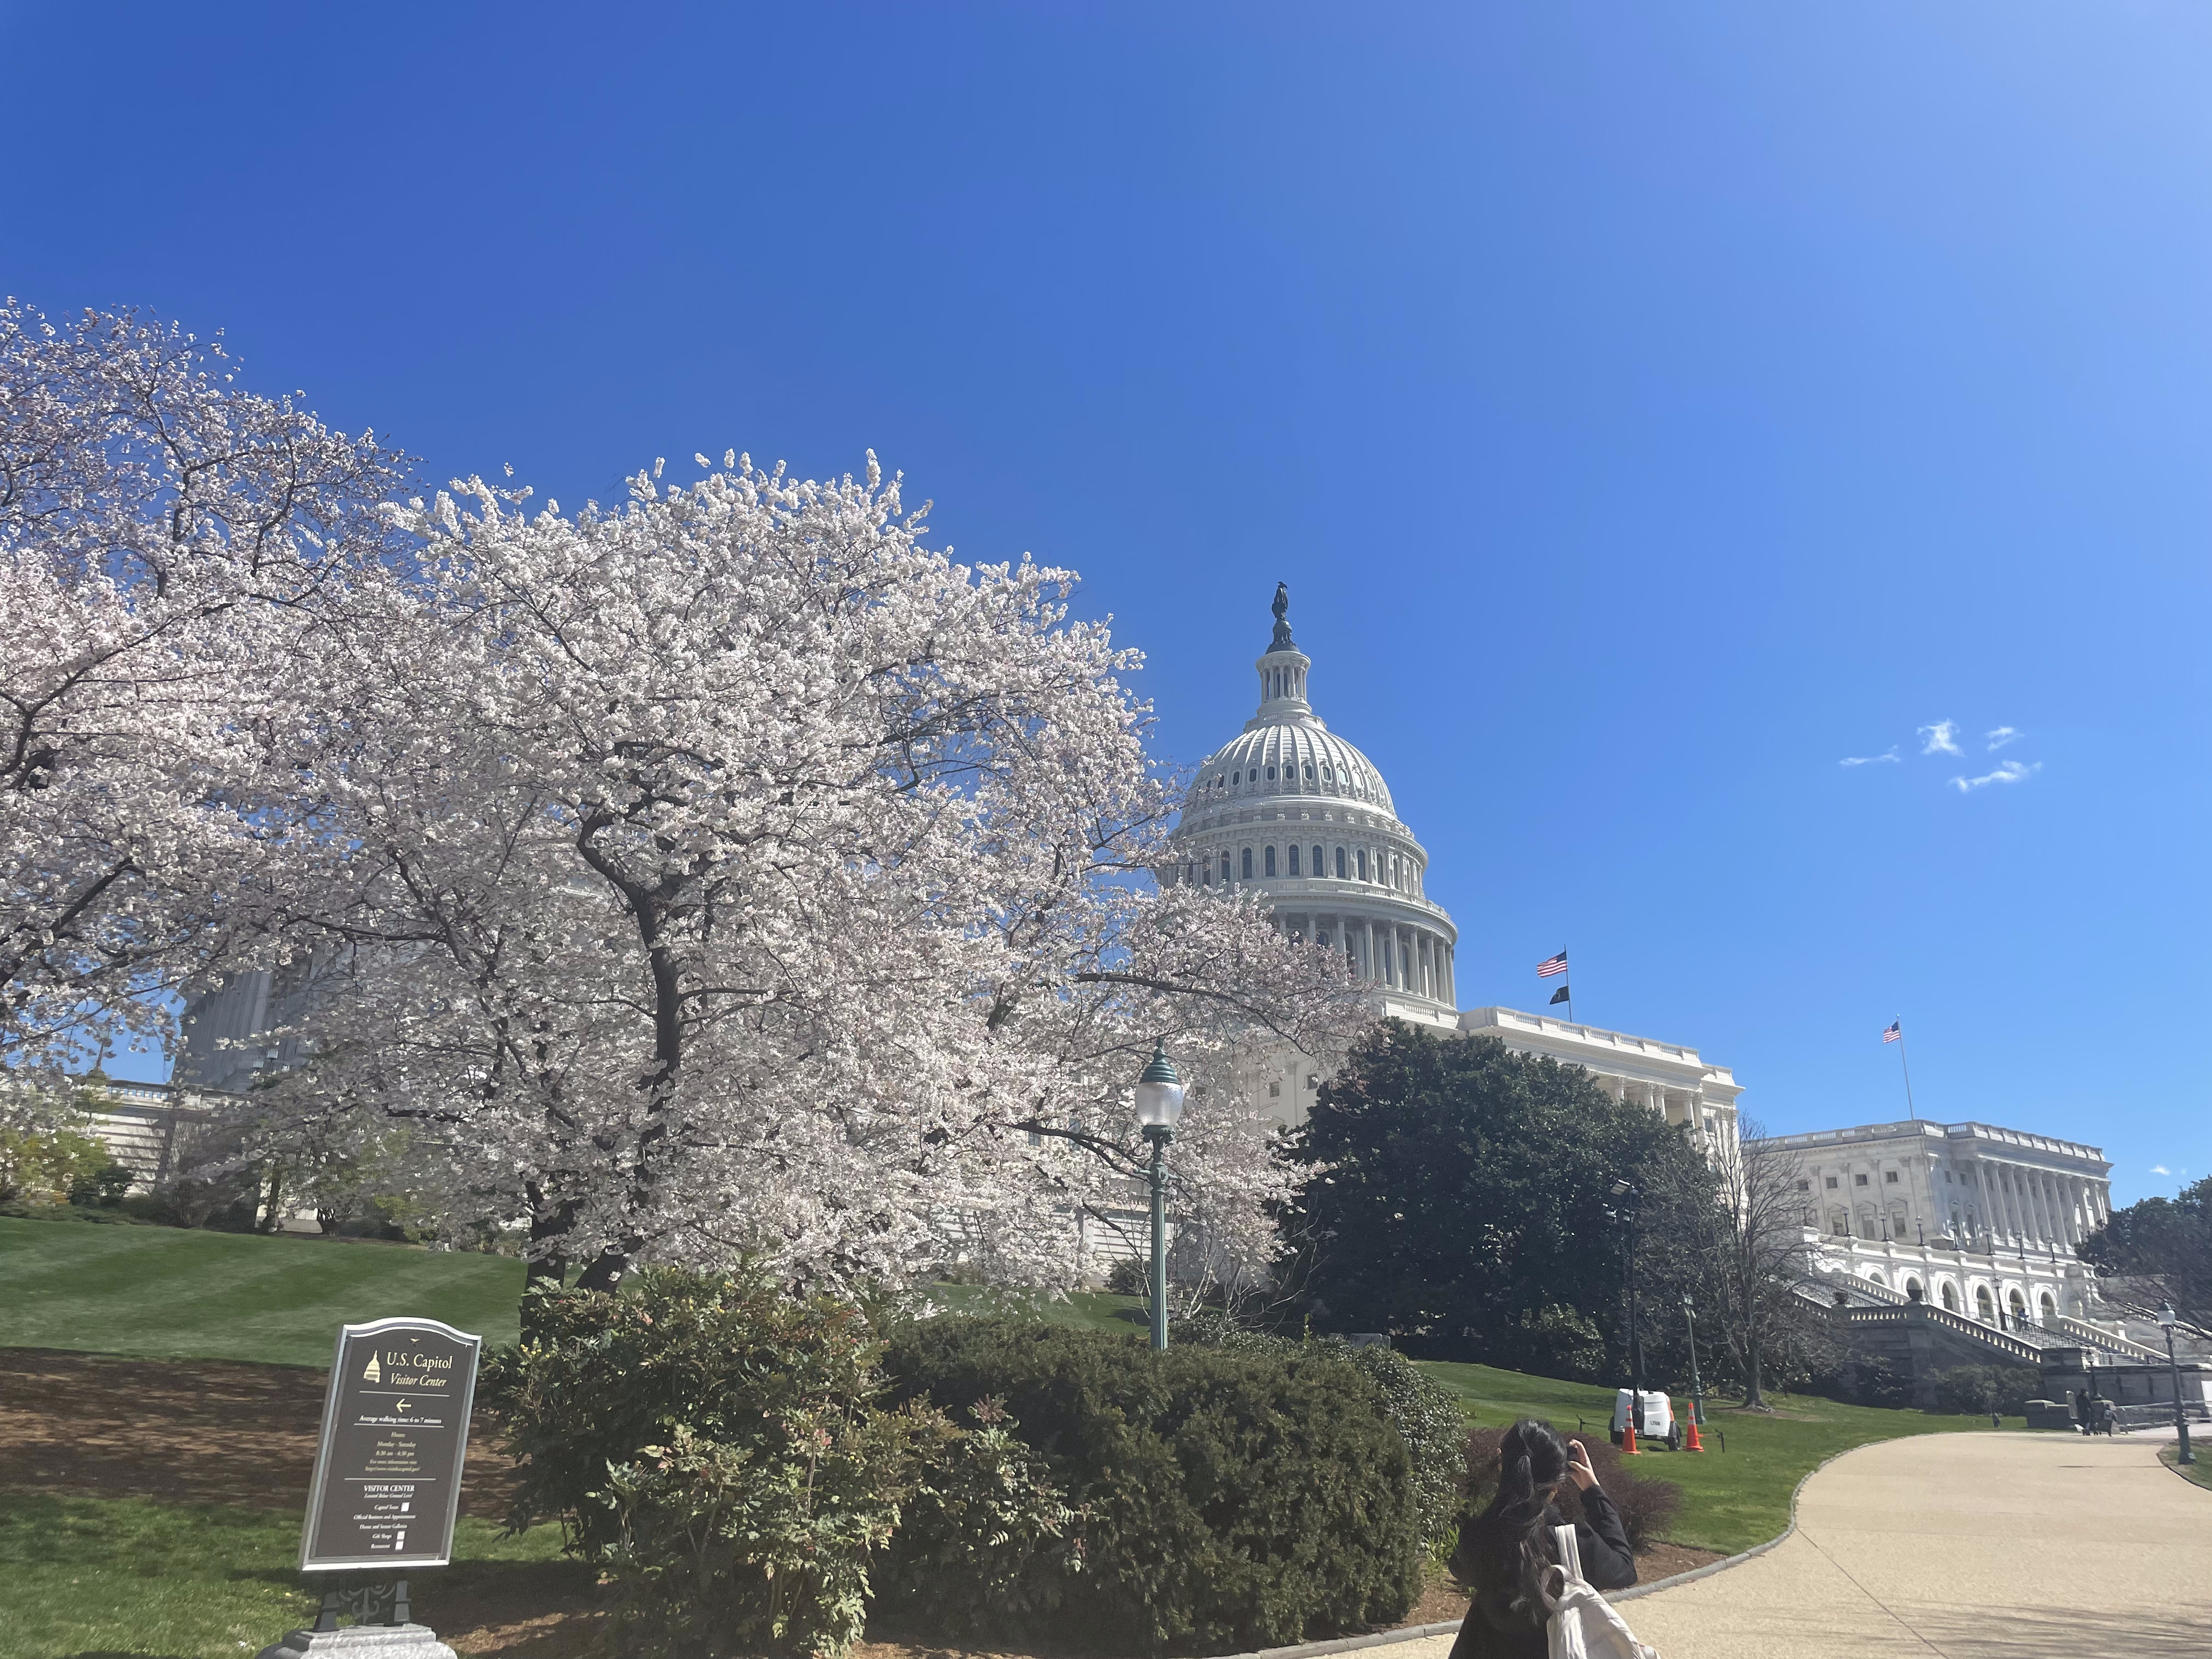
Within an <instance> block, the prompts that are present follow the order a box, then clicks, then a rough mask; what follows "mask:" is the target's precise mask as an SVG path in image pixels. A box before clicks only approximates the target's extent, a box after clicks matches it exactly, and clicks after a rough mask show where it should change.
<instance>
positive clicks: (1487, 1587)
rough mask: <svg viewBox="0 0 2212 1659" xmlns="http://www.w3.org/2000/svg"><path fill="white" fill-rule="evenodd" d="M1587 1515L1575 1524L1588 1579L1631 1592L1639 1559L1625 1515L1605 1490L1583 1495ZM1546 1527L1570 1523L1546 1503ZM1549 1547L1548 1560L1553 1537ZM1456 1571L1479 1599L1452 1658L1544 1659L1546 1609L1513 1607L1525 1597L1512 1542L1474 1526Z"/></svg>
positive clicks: (1455, 1563)
mask: <svg viewBox="0 0 2212 1659" xmlns="http://www.w3.org/2000/svg"><path fill="white" fill-rule="evenodd" d="M1583 1515H1584V1516H1587V1517H1589V1518H1588V1519H1587V1520H1584V1521H1577V1522H1575V1547H1576V1548H1577V1550H1579V1551H1580V1552H1581V1553H1582V1558H1583V1577H1584V1578H1587V1579H1588V1580H1589V1582H1590V1583H1592V1584H1594V1585H1595V1586H1596V1587H1597V1588H1598V1589H1601V1590H1613V1589H1627V1588H1628V1587H1629V1586H1630V1585H1631V1584H1632V1583H1635V1582H1636V1556H1635V1553H1633V1552H1632V1551H1631V1550H1630V1548H1629V1547H1628V1534H1626V1532H1624V1531H1623V1530H1622V1529H1621V1525H1620V1510H1616V1509H1615V1508H1613V1500H1612V1499H1611V1498H1607V1496H1606V1495H1605V1491H1604V1488H1602V1487H1601V1486H1592V1487H1591V1488H1590V1489H1589V1491H1588V1492H1584V1493H1583ZM1544 1522H1545V1524H1546V1525H1547V1526H1551V1527H1557V1526H1563V1525H1565V1517H1564V1516H1561V1515H1560V1514H1559V1511H1558V1510H1555V1509H1553V1508H1551V1507H1550V1506H1549V1505H1548V1504H1547V1505H1546V1507H1545V1510H1544ZM1544 1545H1545V1550H1544V1553H1545V1554H1546V1555H1547V1556H1548V1555H1550V1554H1551V1553H1552V1548H1551V1546H1552V1539H1551V1535H1550V1534H1548V1533H1547V1534H1546V1535H1545V1538H1544ZM1452 1567H1453V1570H1454V1571H1455V1572H1457V1573H1458V1575H1459V1578H1460V1582H1461V1583H1463V1584H1465V1585H1466V1586H1467V1587H1468V1589H1469V1590H1471V1591H1473V1592H1474V1604H1473V1605H1472V1606H1470V1607H1468V1610H1467V1621H1466V1622H1465V1623H1464V1624H1462V1626H1460V1627H1459V1640H1458V1641H1456V1642H1455V1643H1453V1644H1452V1650H1451V1659H1545V1644H1544V1613H1543V1610H1542V1609H1541V1607H1539V1608H1528V1607H1522V1608H1516V1607H1514V1606H1513V1605H1512V1603H1513V1601H1515V1599H1516V1597H1518V1596H1519V1595H1520V1594H1521V1583H1520V1579H1519V1577H1518V1576H1517V1574H1516V1571H1515V1570H1514V1554H1513V1550H1512V1542H1511V1541H1510V1539H1507V1538H1504V1537H1503V1536H1501V1535H1499V1534H1498V1531H1497V1529H1496V1528H1492V1527H1489V1526H1487V1525H1486V1523H1485V1522H1481V1521H1479V1520H1477V1521H1470V1522H1468V1523H1467V1529H1466V1531H1465V1532H1463V1533H1462V1534H1461V1535H1460V1547H1459V1548H1458V1550H1457V1551H1455V1553H1453V1556H1452Z"/></svg>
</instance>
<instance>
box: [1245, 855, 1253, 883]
mask: <svg viewBox="0 0 2212 1659" xmlns="http://www.w3.org/2000/svg"><path fill="white" fill-rule="evenodd" d="M1244 879H1245V880H1247V881H1249V880H1251V879H1252V849H1251V848H1249V847H1248V848H1245V849H1244Z"/></svg>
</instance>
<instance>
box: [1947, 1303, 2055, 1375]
mask: <svg viewBox="0 0 2212 1659" xmlns="http://www.w3.org/2000/svg"><path fill="white" fill-rule="evenodd" d="M1920 1311H1921V1314H1922V1315H1923V1316H1924V1317H1926V1318H1929V1319H1932V1320H1934V1321H1935V1322H1936V1323H1937V1324H1938V1325H1942V1326H1947V1327H1948V1328H1950V1329H1952V1330H1954V1331H1958V1332H1960V1333H1961V1334H1964V1335H1966V1336H1971V1337H1972V1338H1974V1339H1975V1340H1977V1341H1979V1342H1984V1343H1986V1344H1987V1345H1988V1346H1990V1347H1992V1348H1995V1349H1996V1350H1997V1351H1998V1352H2000V1353H2008V1354H2012V1355H2015V1356H2016V1357H2017V1358H2021V1359H2025V1360H2027V1361H2029V1362H2030V1363H2031V1364H2041V1363H2042V1359H2043V1349H2042V1346H2040V1345H2039V1344H2038V1343H2034V1342H2031V1341H2029V1340H2027V1338H2025V1337H2021V1336H2015V1335H2013V1334H2012V1333H2011V1332H2009V1331H2000V1330H1997V1329H1996V1328H1993V1327H1991V1326H1988V1325H1984V1324H1983V1323H1982V1322H1981V1321H1980V1320H1978V1319H1969V1318H1967V1317H1966V1315H1964V1314H1955V1313H1953V1312H1952V1311H1951V1310H1949V1309H1948V1308H1931V1307H1929V1305H1928V1304H1926V1303H1924V1302H1923V1303H1922V1304H1920Z"/></svg>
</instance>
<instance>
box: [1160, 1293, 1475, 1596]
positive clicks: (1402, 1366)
mask: <svg viewBox="0 0 2212 1659" xmlns="http://www.w3.org/2000/svg"><path fill="white" fill-rule="evenodd" d="M1170 1336H1171V1339H1172V1340H1173V1341H1175V1342H1177V1343H1183V1344H1190V1343H1197V1344H1200V1345H1202V1346H1207V1347H1215V1348H1225V1349H1227V1350H1228V1351H1230V1352H1232V1353H1240V1352H1241V1353H1273V1354H1297V1353H1310V1354H1322V1355H1329V1356H1334V1358H1340V1359H1342V1360H1343V1361H1344V1362H1345V1363H1346V1364H1349V1365H1351V1366H1352V1368H1353V1369H1354V1370H1358V1372H1359V1374H1360V1375H1361V1376H1364V1377H1365V1378H1366V1379H1367V1380H1368V1381H1369V1382H1370V1383H1373V1384H1374V1385H1375V1389H1376V1392H1377V1393H1379V1394H1380V1395H1382V1396H1383V1406H1384V1407H1385V1408H1386V1409H1387V1410H1388V1411H1389V1414H1390V1425H1391V1426H1392V1427H1393V1428H1395V1429H1396V1430H1397V1431H1398V1437H1399V1438H1400V1439H1401V1440H1402V1441H1403V1442H1404V1443H1405V1446H1406V1458H1407V1464H1408V1466H1409V1468H1408V1474H1409V1478H1410V1479H1411V1480H1412V1481H1413V1504H1414V1513H1415V1516H1416V1521H1417V1524H1418V1525H1419V1528H1420V1532H1421V1542H1422V1544H1423V1546H1424V1547H1426V1548H1427V1549H1428V1551H1429V1552H1430V1553H1431V1555H1432V1556H1437V1557H1438V1559H1441V1553H1442V1552H1443V1551H1445V1550H1448V1549H1449V1539H1450V1536H1451V1534H1452V1533H1453V1531H1454V1528H1455V1522H1456V1520H1457V1518H1458V1515H1459V1508H1460V1481H1461V1470H1460V1465H1461V1462H1462V1455H1463V1447H1464V1443H1465V1439H1466V1436H1467V1419H1465V1418H1464V1417H1463V1416H1462V1414H1461V1412H1460V1407H1459V1398H1458V1396H1457V1395H1454V1394H1453V1393H1452V1392H1451V1390H1450V1389H1447V1388H1445V1387H1443V1385H1442V1384H1441V1383H1436V1382H1434V1381H1432V1380H1431V1379H1430V1378H1429V1377H1428V1376H1425V1375H1424V1374H1423V1373H1422V1371H1421V1370H1420V1368H1419V1366H1417V1365H1415V1364H1413V1361H1412V1360H1410V1359H1408V1358H1406V1356H1405V1355H1403V1354H1401V1353H1399V1352H1396V1351H1395V1350H1394V1349H1391V1348H1387V1347H1384V1346H1382V1345H1381V1344H1379V1343H1375V1344H1370V1345H1368V1346H1364V1347H1354V1346H1352V1344H1351V1343H1349V1342H1347V1341H1346V1340H1345V1339H1344V1338H1342V1337H1340V1336H1328V1335H1324V1336H1309V1337H1307V1338H1306V1339H1305V1340H1303V1341H1300V1340H1296V1339H1293V1338H1291V1337H1285V1336H1276V1335H1273V1334H1269V1333H1267V1332H1265V1331H1255V1330H1253V1329H1251V1328H1249V1327H1245V1326H1241V1325H1239V1324H1238V1323H1237V1322H1236V1321H1235V1320H1234V1319H1232V1318H1231V1317H1230V1316H1228V1315H1227V1314H1225V1313H1222V1312H1219V1311H1218V1310H1212V1309H1208V1310H1206V1311H1204V1312H1201V1313H1199V1314H1195V1315H1194V1316H1192V1317H1190V1318H1188V1319H1183V1320H1178V1321H1176V1323H1175V1325H1174V1327H1173V1328H1172V1329H1171V1332H1170Z"/></svg>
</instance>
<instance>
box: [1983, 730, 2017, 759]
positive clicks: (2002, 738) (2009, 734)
mask: <svg viewBox="0 0 2212 1659" xmlns="http://www.w3.org/2000/svg"><path fill="white" fill-rule="evenodd" d="M1987 735H1988V738H1989V743H1990V750H1991V752H1993V753H1994V752H1995V751H1996V750H1999V749H2002V748H2003V747H2004V746H2005V745H2006V744H2008V743H2010V742H2011V741H2012V740H2013V739H2014V738H2017V737H2018V736H2019V735H2020V728H2019V727H2018V726H1998V727H1997V728H1996V730H1995V731H1994V732H1990V733H1988V734H1987Z"/></svg>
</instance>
